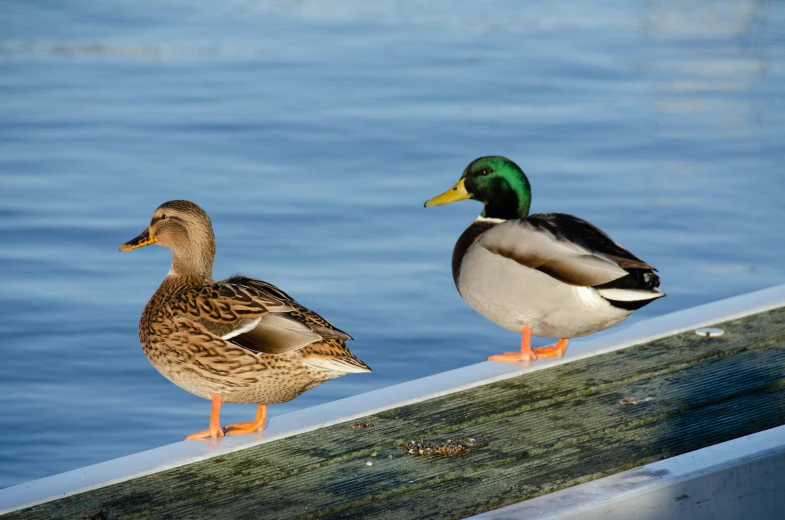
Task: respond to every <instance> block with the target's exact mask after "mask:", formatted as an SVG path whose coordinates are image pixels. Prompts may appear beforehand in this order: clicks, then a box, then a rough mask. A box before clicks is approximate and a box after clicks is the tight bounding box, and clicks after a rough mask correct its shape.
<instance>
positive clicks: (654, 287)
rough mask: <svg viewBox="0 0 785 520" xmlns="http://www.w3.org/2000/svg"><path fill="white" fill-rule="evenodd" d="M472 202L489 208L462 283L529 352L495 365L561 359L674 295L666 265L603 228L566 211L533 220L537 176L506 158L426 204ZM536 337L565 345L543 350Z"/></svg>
mask: <svg viewBox="0 0 785 520" xmlns="http://www.w3.org/2000/svg"><path fill="white" fill-rule="evenodd" d="M465 199H474V200H478V201H480V202H482V203H483V204H484V206H485V207H484V208H483V211H482V213H481V214H480V216H479V217H478V218H477V219H476V220H475V221H474V222H472V223H471V225H470V226H469V227H468V228H467V229H466V230H465V231H464V232H463V234H462V235H461V236H460V237H459V238H458V242H457V243H456V244H455V249H454V250H453V256H452V274H453V280H454V281H455V286H456V288H457V289H458V292H459V293H460V294H461V296H462V297H463V299H464V300H466V302H467V303H468V304H469V305H470V306H471V307H472V308H473V309H474V310H475V311H477V312H478V313H480V314H481V315H483V316H484V317H486V318H487V319H489V320H490V321H492V322H494V323H495V324H497V325H499V326H500V327H503V328H505V329H508V330H511V331H515V332H518V331H520V332H521V335H522V340H521V350H520V352H507V353H504V354H500V355H495V356H491V357H489V358H488V359H489V360H492V361H500V362H512V363H516V362H519V361H528V360H534V359H537V357H538V356H561V355H563V354H564V352H565V350H566V349H567V343H568V341H569V339H570V338H576V337H580V336H586V335H588V334H592V333H594V332H598V331H600V330H603V329H606V328H608V327H610V326H612V325H615V324H617V323H619V322H620V321H622V320H624V319H625V318H627V317H628V316H629V315H630V314H632V312H633V311H635V310H637V309H640V308H641V307H643V306H644V305H647V304H649V303H651V302H652V301H654V300H656V299H657V298H662V297H663V296H665V294H663V293H662V292H660V290H659V289H658V287H659V285H660V279H659V277H658V276H657V274H656V273H655V271H656V269H655V268H654V267H652V266H651V265H649V264H647V263H646V262H644V261H642V260H641V259H640V258H638V257H637V256H635V255H634V254H632V253H631V252H630V251H628V250H627V249H625V248H623V247H622V246H620V245H619V244H618V243H616V242H614V241H613V239H611V238H610V237H609V236H608V235H607V234H605V233H604V232H603V231H602V230H600V229H599V228H597V227H596V226H593V225H592V224H590V223H588V222H586V221H585V220H583V219H580V218H578V217H574V216H572V215H566V214H564V213H537V214H533V215H530V214H529V206H530V205H531V186H530V184H529V180H528V179H527V178H526V175H525V174H524V173H523V171H522V170H521V169H520V168H519V167H518V165H516V164H515V163H514V162H512V161H511V160H509V159H507V158H505V157H500V156H489V157H480V158H479V159H475V160H474V161H472V162H471V163H470V164H469V165H468V166H467V167H466V169H465V170H464V172H463V175H461V178H460V180H458V182H457V183H456V184H455V186H453V187H452V188H450V189H449V190H447V191H446V192H444V193H442V194H441V195H439V196H437V197H434V198H432V199H431V200H429V201H428V202H426V203H425V206H426V207H428V206H441V205H443V204H450V203H452V202H456V201H459V200H465ZM532 335H535V336H547V337H557V338H561V339H559V341H558V342H557V343H556V344H555V345H552V346H549V347H543V348H534V349H533V348H532V347H531V336H532Z"/></svg>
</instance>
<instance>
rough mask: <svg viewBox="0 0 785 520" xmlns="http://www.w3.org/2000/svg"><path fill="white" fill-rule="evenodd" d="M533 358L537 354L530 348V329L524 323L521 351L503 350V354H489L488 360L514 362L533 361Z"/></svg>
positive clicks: (535, 357)
mask: <svg viewBox="0 0 785 520" xmlns="http://www.w3.org/2000/svg"><path fill="white" fill-rule="evenodd" d="M535 359H537V354H536V353H535V351H534V350H532V329H531V328H530V327H529V326H528V325H524V326H523V329H521V351H520V352H505V353H504V354H497V355H495V356H490V357H489V358H488V361H496V362H498V363H512V364H515V363H520V362H521V361H534V360H535Z"/></svg>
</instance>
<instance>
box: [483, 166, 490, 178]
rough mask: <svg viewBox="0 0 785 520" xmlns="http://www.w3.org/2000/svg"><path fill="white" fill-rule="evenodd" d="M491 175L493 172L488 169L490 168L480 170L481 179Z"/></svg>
mask: <svg viewBox="0 0 785 520" xmlns="http://www.w3.org/2000/svg"><path fill="white" fill-rule="evenodd" d="M489 173H491V170H490V169H488V168H483V169H482V170H480V176H481V177H482V176H485V175H488V174H489Z"/></svg>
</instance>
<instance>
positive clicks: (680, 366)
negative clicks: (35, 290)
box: [4, 309, 785, 520]
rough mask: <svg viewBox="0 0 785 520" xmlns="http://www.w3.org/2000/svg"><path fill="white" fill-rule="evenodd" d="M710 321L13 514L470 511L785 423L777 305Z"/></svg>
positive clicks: (783, 335) (432, 514) (782, 312)
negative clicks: (432, 453)
mask: <svg viewBox="0 0 785 520" xmlns="http://www.w3.org/2000/svg"><path fill="white" fill-rule="evenodd" d="M720 326H721V327H722V328H723V329H725V331H726V334H725V335H724V336H722V337H720V338H712V339H708V338H702V337H699V336H696V335H695V334H693V333H691V332H689V333H684V334H679V335H675V336H672V337H668V338H663V339H660V340H657V341H654V342H651V343H647V344H643V345H639V346H636V347H632V348H628V349H624V350H621V351H616V352H612V353H608V354H604V355H602V356H595V357H592V358H589V359H585V360H581V361H576V362H572V363H568V364H566V365H562V366H559V367H554V368H549V369H547V370H541V371H538V372H534V373H530V374H525V375H523V376H520V377H516V378H513V379H508V380H505V381H501V382H498V383H494V384H490V385H485V386H482V387H478V388H474V389H471V390H467V391H463V392H459V393H455V394H451V395H448V396H444V397H440V398H437V399H432V400H429V401H425V402H422V403H417V404H414V405H410V406H406V407H402V408H398V409H394V410H388V411H386V412H382V413H379V414H376V415H373V416H368V417H365V418H362V419H359V420H358V421H357V422H363V423H374V424H375V426H374V427H373V428H366V429H352V428H351V424H350V423H344V424H339V425H335V426H331V427H328V428H324V429H321V430H317V431H313V432H308V433H305V434H301V435H297V436H295V437H290V438H286V439H281V440H279V441H275V442H271V443H269V444H264V445H260V446H256V447H254V448H249V449H246V450H243V451H240V452H236V453H232V454H229V455H225V456H221V457H216V458H213V459H210V460H208V461H204V462H200V463H195V464H191V465H188V466H184V467H180V468H175V469H172V470H168V471H163V472H160V473H157V474H154V475H149V476H146V477H142V478H138V479H135V480H132V481H128V482H123V483H120V484H115V485H112V486H108V487H105V488H102V489H98V490H95V491H91V492H88V493H83V494H81V495H76V496H73V497H67V498H64V499H60V500H57V501H54V502H49V503H47V504H42V505H40V506H36V507H33V508H29V509H27V510H24V511H19V512H16V513H12V514H9V515H7V517H8V518H91V517H93V518H101V516H100V515H104V517H105V518H107V519H116V518H282V519H286V518H395V519H396V520H401V519H406V518H462V517H466V516H469V515H471V514H476V513H479V512H482V511H486V510H489V509H493V508H496V507H500V506H503V505H507V504H510V503H514V502H518V501H521V500H524V499H527V498H531V497H534V496H538V495H541V494H544V493H548V492H551V491H554V490H557V489H561V488H564V487H568V486H572V485H575V484H578V483H581V482H585V481H587V480H591V479H594V478H598V477H600V476H604V475H608V474H612V473H616V472H619V471H623V470H626V469H629V468H632V467H636V466H640V465H643V464H646V463H648V462H651V461H654V460H659V459H662V458H665V457H670V456H674V455H678V454H680V453H684V452H687V451H692V450H695V449H699V448H702V447H705V446H708V445H711V444H716V443H718V442H722V441H725V440H730V439H733V438H736V437H740V436H742V435H746V434H749V433H753V432H756V431H760V430H763V429H767V428H771V427H774V426H778V425H781V424H785V309H777V310H774V311H769V312H766V313H763V314H759V315H756V316H751V317H748V318H744V319H741V320H736V321H733V322H728V323H724V324H722V325H720ZM624 397H631V398H639V399H642V400H643V401H642V402H641V403H640V404H638V405H627V406H623V405H620V404H619V401H620V399H622V398H624ZM646 399H648V400H646ZM461 437H471V438H476V439H481V440H483V441H485V442H487V443H488V444H487V445H486V446H484V447H482V448H479V449H476V450H473V451H470V452H469V453H467V454H464V455H461V456H457V457H442V458H439V457H412V456H408V455H404V454H403V452H402V451H401V450H400V449H398V448H397V447H396V446H397V444H399V443H401V442H405V441H410V440H413V439H426V440H429V441H431V442H439V441H445V440H448V439H457V438H461ZM374 454H375V456H374ZM369 461H370V462H372V463H373V465H371V466H368V465H367V464H366V463H367V462H369ZM4 518H5V517H4Z"/></svg>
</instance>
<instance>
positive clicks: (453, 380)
mask: <svg viewBox="0 0 785 520" xmlns="http://www.w3.org/2000/svg"><path fill="white" fill-rule="evenodd" d="M783 306H785V285H779V286H776V287H772V288H769V289H763V290H760V291H756V292H752V293H749V294H744V295H741V296H736V297H733V298H728V299H726V300H721V301H718V302H714V303H710V304H706V305H701V306H698V307H693V308H691V309H687V310H683V311H679V312H675V313H672V314H666V315H664V316H659V317H656V318H651V319H649V320H644V321H640V322H638V323H635V324H633V325H630V326H628V327H624V328H621V327H619V328H617V329H616V330H615V331H614V332H611V333H608V334H604V335H602V336H598V337H594V338H591V339H578V340H574V341H571V342H570V348H569V349H568V350H567V353H566V355H565V356H564V357H563V358H561V359H554V360H550V359H544V360H540V361H537V362H535V363H533V364H531V365H530V366H527V367H524V368H519V367H516V366H511V365H502V364H498V363H491V362H487V361H486V362H482V363H478V364H475V365H470V366H467V367H463V368H459V369H456V370H451V371H448V372H443V373H441V374H436V375H433V376H429V377H424V378H422V379H417V380H414V381H409V382H406V383H401V384H397V385H393V386H390V387H387V388H382V389H379V390H374V391H372V392H368V393H365V394H360V395H356V396H353V397H348V398H346V399H340V400H338V401H333V402H330V403H325V404H322V405H319V406H314V407H312V408H307V409H304V410H299V411H296V412H292V413H289V414H285V415H281V416H279V417H274V418H273V419H272V420H271V421H270V422H269V424H268V426H267V429H265V431H264V434H263V435H262V434H261V433H257V434H251V435H244V436H240V437H225V438H223V439H220V440H216V441H215V442H214V443H212V444H207V443H202V442H192V441H191V442H187V441H183V442H178V443H175V444H170V445H168V446H163V447H160V448H156V449H153V450H149V451H144V452H141V453H136V454H134V455H128V456H126V457H121V458H119V459H114V460H110V461H107V462H102V463H100V464H95V465H93V466H87V467H85V468H81V469H77V470H73V471H68V472H66V473H61V474H59V475H54V476H51V477H46V478H42V479H40V480H34V481H32V482H27V483H25V484H19V485H17V486H12V487H9V488H5V489H0V514H3V513H7V512H10V511H16V510H18V509H23V508H27V507H31V506H34V505H37V504H41V503H44V502H49V501H51V500H56V499H59V498H63V497H66V496H70V495H74V494H77V493H83V492H85V491H90V490H92V489H97V488H100V487H104V486H108V485H111V484H116V483H118V482H123V481H126V480H130V479H134V478H138V477H141V476H144V475H149V474H151V473H157V472H159V471H164V470H166V469H170V468H175V467H178V466H183V465H185V464H190V463H193V462H197V461H200V460H205V459H209V458H211V457H217V456H220V455H225V454H227V453H231V452H233V451H237V450H241V449H245V448H249V447H251V446H256V445H259V444H263V443H266V442H271V441H274V440H278V439H282V438H284V437H290V436H293V435H297V434H300V433H304V432H308V431H312V430H317V429H319V428H323V427H326V426H330V425H333V424H338V423H342V422H346V421H351V420H353V419H356V418H359V417H363V416H366V415H371V414H375V413H379V412H382V411H384V410H389V409H392V408H399V407H401V406H406V405H409V404H413V403H417V402H420V401H424V400H427V399H433V398H435V397H439V396H443V395H447V394H451V393H453V392H459V391H462V390H466V389H469V388H474V387H476V386H480V385H486V384H489V383H493V382H496V381H501V380H504V379H508V378H511V377H515V376H519V375H521V374H524V373H528V372H535V371H537V370H542V369H545V368H548V367H552V366H557V365H562V364H564V363H569V362H571V361H576V360H579V359H584V358H587V357H589V356H596V355H600V354H604V353H606V352H612V351H615V350H619V349H623V348H627V347H630V346H632V345H638V344H641V343H646V342H649V341H653V340H655V339H659V338H662V337H666V336H670V335H673V334H678V333H680V332H684V331H687V330H690V329H695V328H698V327H704V326H706V325H711V324H714V323H719V322H723V321H728V320H732V319H736V318H740V317H743V316H748V315H751V314H756V313H760V312H764V311H767V310H770V309H774V308H777V307H783Z"/></svg>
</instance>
